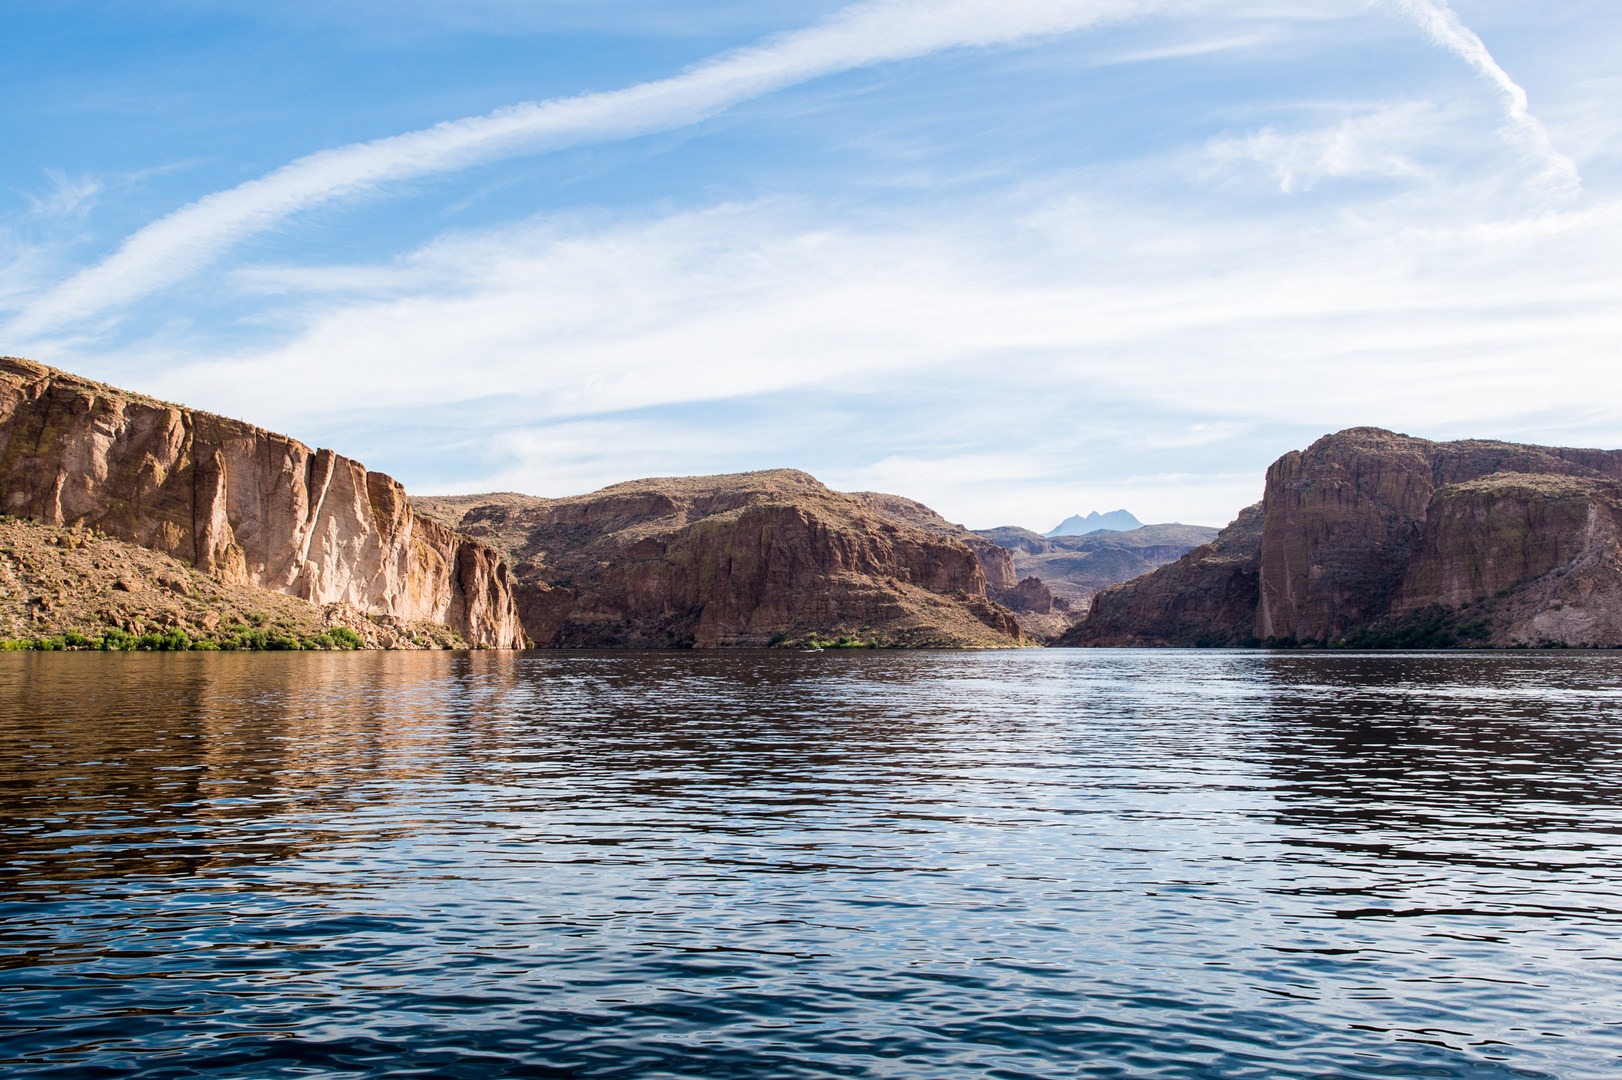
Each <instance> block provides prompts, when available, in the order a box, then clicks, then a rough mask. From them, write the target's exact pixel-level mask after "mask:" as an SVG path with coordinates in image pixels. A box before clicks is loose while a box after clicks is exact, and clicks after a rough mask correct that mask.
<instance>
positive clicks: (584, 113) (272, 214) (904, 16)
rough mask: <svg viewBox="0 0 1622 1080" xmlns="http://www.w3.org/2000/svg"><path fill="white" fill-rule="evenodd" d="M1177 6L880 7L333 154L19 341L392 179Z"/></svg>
mask: <svg viewBox="0 0 1622 1080" xmlns="http://www.w3.org/2000/svg"><path fill="white" fill-rule="evenodd" d="M1164 6H1167V0H1158V2H1157V0H1020V2H1019V3H1017V4H1015V3H1008V2H1007V0H870V2H867V3H860V4H855V5H852V6H850V7H848V8H845V9H843V10H842V11H840V12H838V13H836V14H834V15H833V16H831V17H830V18H828V19H826V20H823V21H822V22H819V23H817V24H815V25H813V26H811V27H809V28H807V29H804V30H800V31H796V32H792V33H788V34H784V35H781V36H779V37H776V38H774V39H771V40H768V41H766V42H764V43H763V44H760V45H756V46H753V47H750V48H746V49H742V50H739V51H736V52H732V53H728V54H725V55H722V56H719V57H716V58H714V59H711V60H708V61H706V62H704V63H702V64H699V65H697V66H696V67H693V68H691V69H689V70H688V71H686V72H684V73H683V74H681V75H677V76H675V77H673V78H668V79H661V80H657V81H653V82H646V83H641V84H638V85H635V86H632V87H629V88H626V89H623V90H616V91H611V92H607V93H595V94H585V95H581V96H578V97H572V98H562V99H555V100H551V101H544V102H538V103H526V104H521V105H514V106H511V107H508V108H504V109H500V110H497V111H496V112H493V113H489V114H486V115H484V116H477V117H468V118H464V119H460V120H452V121H447V122H444V123H441V124H436V125H435V126H433V127H431V128H425V129H422V130H419V131H413V132H408V133H406V134H402V135H395V136H391V137H389V138H384V139H377V140H374V141H371V142H365V143H358V144H353V145H350V146H344V147H339V148H336V149H332V150H325V151H322V152H320V153H316V154H311V155H309V156H307V157H303V158H300V159H298V160H296V161H294V162H292V163H290V164H288V165H285V166H283V167H281V168H280V169H277V170H275V171H274V172H271V173H269V174H267V175H266V176H264V177H261V178H259V179H257V180H252V181H249V182H248V183H245V184H241V185H239V186H237V187H234V188H230V189H228V190H225V191H220V192H216V193H215V194H212V195H208V196H205V197H204V198H202V199H199V200H198V201H196V202H194V203H192V204H190V205H189V206H186V207H183V208H181V209H180V210H177V211H175V212H174V213H172V214H170V215H169V216H168V217H165V218H163V219H161V220H159V221H157V222H154V223H153V224H151V225H148V226H147V227H145V228H143V229H141V230H140V231H138V232H136V233H135V234H133V235H132V236H130V237H129V238H128V239H126V240H125V241H124V243H123V245H122V246H120V247H119V249H118V250H117V251H116V252H115V253H114V254H112V255H111V256H109V257H108V258H107V259H105V260H103V261H102V262H101V263H99V264H98V265H96V266H93V267H91V268H89V269H87V270H85V271H83V272H81V273H79V274H77V275H75V276H74V277H72V278H70V279H69V280H68V281H66V282H64V283H62V284H61V285H59V286H57V287H56V288H53V289H51V290H49V291H48V292H46V293H45V295H43V296H41V297H40V298H39V299H38V300H37V301H35V302H34V303H33V304H31V305H30V306H29V307H28V308H27V309H26V310H24V311H23V312H22V314H21V315H20V316H19V317H18V318H17V319H16V320H15V321H14V322H13V323H12V325H11V327H10V332H11V334H12V335H13V336H16V337H23V338H26V337H30V336H35V335H38V334H41V333H43V332H48V331H50V330H53V329H56V328H59V327H61V326H62V325H63V324H65V323H68V322H70V321H72V320H76V319H83V318H86V317H90V316H94V315H97V314H99V313H102V312H105V311H108V310H111V309H115V308H117V307H120V306H123V305H126V304H129V303H131V302H132V301H134V300H137V299H139V298H141V297H143V296H146V295H148V294H150V293H152V292H154V291H156V290H158V289H162V288H164V287H166V286H168V285H171V284H174V283H175V282H177V281H181V280H183V279H185V278H187V277H189V276H190V275H192V274H194V273H196V272H197V271H198V270H200V269H202V268H203V267H205V266H207V265H208V264H209V263H211V262H212V261H213V260H214V259H216V258H217V257H218V256H219V255H221V254H222V253H223V252H224V251H225V250H226V249H228V248H229V247H230V246H232V245H233V244H236V243H238V242H240V241H241V240H243V239H245V238H247V237H249V236H252V235H254V234H256V233H260V232H263V231H266V230H268V229H272V228H274V227H276V226H277V225H278V224H280V223H281V222H283V221H285V220H286V219H287V218H288V217H289V216H291V215H293V214H295V213H297V212H299V211H301V210H305V209H307V208H310V207H314V206H318V205H320V204H323V203H327V202H330V201H333V200H336V199H341V198H344V197H347V196H354V195H357V194H361V193H365V192H368V191H373V190H376V189H377V188H380V187H382V186H384V185H387V184H390V183H395V182H399V181H403V180H409V179H412V178H418V177H424V176H430V175H434V174H438V173H446V172H451V171H454V170H458V169H463V168H467V167H469V166H471V165H474V164H477V163H481V162H486V161H490V160H493V159H498V158H501V157H505V156H510V155H514V154H521V153H534V152H537V151H542V150H552V149H558V148H562V147H567V146H578V145H582V144H586V143H591V142H599V141H606V140H614V139H625V138H631V137H634V136H638V135H644V134H648V133H652V132H658V131H666V130H670V129H673V128H677V127H681V126H685V125H689V124H693V123H697V122H699V121H701V120H704V119H707V118H709V117H712V116H715V115H716V114H718V113H720V112H723V111H725V110H726V109H728V108H731V107H733V106H735V105H737V104H739V103H741V102H744V101H748V100H751V99H754V98H758V97H760V96H762V95H765V94H769V93H771V92H773V91H776V90H780V89H783V88H785V87H788V86H792V85H795V84H797V83H801V82H805V81H807V80H810V79H814V78H818V77H821V76H825V75H831V74H834V73H837V72H842V71H849V70H853V69H856V68H861V67H866V66H871V65H874V64H881V63H885V62H890V61H897V60H905V59H910V58H916V57H920V56H925V55H928V54H930V53H934V52H938V51H941V50H944V49H952V48H964V47H986V46H993V45H1010V44H1017V43H1019V42H1022V41H1027V40H1030V39H1034V38H1039V37H1045V36H1050V35H1054V34H1062V33H1067V32H1072V31H1075V30H1079V29H1081V28H1083V27H1086V26H1089V25H1091V24H1095V23H1098V22H1102V21H1105V20H1110V19H1119V18H1124V17H1128V16H1132V15H1136V14H1139V13H1142V12H1144V11H1146V10H1148V9H1150V8H1155V7H1164Z"/></svg>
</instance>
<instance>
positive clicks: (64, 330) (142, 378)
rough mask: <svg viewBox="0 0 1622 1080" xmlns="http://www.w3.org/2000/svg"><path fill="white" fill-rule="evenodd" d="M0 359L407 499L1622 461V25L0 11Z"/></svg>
mask: <svg viewBox="0 0 1622 1080" xmlns="http://www.w3.org/2000/svg"><path fill="white" fill-rule="evenodd" d="M0 13H3V14H0V18H3V20H4V21H3V23H0V29H3V31H4V32H3V33H0V58H3V60H4V63H5V65H6V69H7V73H8V79H7V84H8V89H7V94H8V98H9V100H8V101H7V103H6V108H5V109H4V111H3V112H0V138H3V142H4V145H5V146H6V147H7V149H8V152H7V153H6V154H5V155H3V156H0V352H3V353H10V354H16V355H23V356H28V357H32V358H34V359H37V360H41V361H44V362H46V363H50V364H54V365H56V366H59V367H63V368H66V369H69V370H72V371H75V372H79V373H82V374H85V375H89V376H92V377H95V378H100V379H105V380H108V381H111V382H115V383H118V384H120V385H123V386H127V387H129V388H131V389H136V390H140V391H144V392H147V393H151V394H156V395H159V396H162V397H166V398H170V399H174V400H179V401H183V402H185V403H187V404H190V405H195V406H198V407H202V408H206V409H210V410H213V411H216V412H222V413H226V414H229V415H235V416H240V417H243V418H245V419H249V420H252V421H253V422H255V423H258V424H261V425H263V426H266V427H270V428H273V429H277V430H282V431H286V432H288V433H290V434H292V435H295V436H297V437H298V438H301V439H303V440H305V441H306V442H310V443H312V444H317V445H322V446H331V447H332V448H334V449H336V450H339V451H340V452H343V453H346V454H349V455H351V456H354V457H357V458H359V459H361V460H362V461H364V462H366V464H367V465H368V466H370V467H372V468H374V469H379V470H382V471H384V472H388V473H390V474H392V475H394V476H396V477H398V478H399V479H401V480H402V481H404V482H405V483H406V484H407V486H408V487H409V488H410V489H411V490H413V491H415V492H420V493H435V492H465V491H486V490H520V491H527V492H531V493H534V494H540V495H565V494H573V493H577V492H581V491H587V490H591V489H593V488H596V487H600V486H602V485H604V484H608V483H612V482H616V481H619V480H625V479H631V478H635V477H641V476H650V475H666V474H690V473H708V472H732V471H739V470H744V469H755V468H767V467H774V466H780V465H787V466H794V467H798V468H803V469H806V470H808V471H810V472H812V473H814V474H816V475H817V476H819V477H821V478H822V479H823V480H825V481H826V482H828V483H829V484H831V485H833V486H835V487H838V488H842V489H847V490H852V489H863V488H876V489H880V490H888V491H893V492H897V493H899V494H904V495H908V496H911V497H914V498H918V499H921V500H923V501H925V502H927V503H929V504H931V505H932V506H935V507H936V508H937V509H939V510H940V511H942V512H943V513H945V514H946V515H947V516H948V517H951V518H952V519H954V520H959V521H963V522H965V523H967V524H969V525H970V526H971V527H988V526H992V525H999V524H1021V525H1026V526H1028V527H1033V528H1039V529H1046V528H1049V527H1051V526H1052V525H1053V524H1055V523H1056V522H1058V521H1059V520H1060V519H1061V518H1063V517H1065V516H1067V515H1068V514H1071V513H1074V512H1078V511H1080V512H1085V511H1087V510H1090V509H1100V510H1108V509H1112V508H1114V507H1117V506H1125V507H1128V508H1129V509H1131V510H1133V511H1134V512H1135V513H1137V514H1138V516H1139V517H1141V518H1143V519H1145V520H1173V519H1177V520H1183V521H1194V522H1201V523H1210V524H1221V523H1224V522H1226V521H1227V520H1228V519H1229V518H1231V517H1232V515H1233V513H1234V511H1235V510H1237V509H1238V508H1239V507H1241V506H1242V505H1244V504H1246V503H1248V502H1251V501H1253V500H1254V499H1255V498H1257V497H1258V496H1259V495H1260V492H1261V474H1262V471H1263V470H1264V469H1265V467H1266V466H1267V464H1268V463H1269V462H1271V461H1272V460H1273V459H1274V458H1276V457H1277V456H1278V455H1279V454H1281V453H1283V452H1284V451H1286V450H1289V449H1292V448H1295V447H1299V446H1304V445H1305V444H1306V443H1308V442H1310V441H1311V440H1312V439H1314V438H1316V437H1317V436H1319V435H1321V434H1323V433H1325V432H1328V431H1332V430H1336V429H1339V428H1342V427H1347V426H1351V425H1354V424H1375V425H1380V426H1385V427H1391V428H1396V429H1399V430H1404V431H1408V432H1410V433H1413V434H1416V435H1423V436H1428V437H1433V438H1459V437H1472V436H1479V437H1496V438H1511V439H1517V440H1525V441H1537V442H1546V443H1557V444H1563V445H1598V446H1605V447H1616V446H1619V445H1622V413H1619V411H1618V410H1617V408H1616V401H1617V398H1618V393H1617V391H1618V390H1619V389H1622V376H1619V375H1618V370H1619V365H1618V358H1619V357H1622V348H1619V346H1622V254H1619V253H1622V67H1619V66H1618V64H1617V60H1616V58H1617V57H1618V56H1622V7H1619V6H1618V5H1616V4H1615V3H1614V0H1592V2H1589V0H1569V2H1562V0H1554V2H1550V3H1545V4H1536V5H1532V4H1526V3H1524V2H1523V0H1452V3H1451V4H1449V3H1445V2H1443V0H1310V2H1308V0H1224V2H1220V3H1219V2H1214V0H1213V2H1201V0H1161V2H1154V0H930V2H923V0H871V2H861V3H854V4H851V3H837V2H817V0H784V2H775V3H774V2H753V3H742V2H732V0H714V2H707V0H683V2H682V3H673V2H665V3H659V2H653V0H460V2H458V3H456V4H448V3H438V2H429V0H392V2H383V0H336V2H333V0H283V2H282V3H279V4H274V5H268V4H261V3H249V2H246V0H244V2H234V0H227V2H204V0H144V2H142V3H139V4H137V3H133V2H127V0H58V2H55V3H51V4H25V3H20V2H13V3H3V4H0Z"/></svg>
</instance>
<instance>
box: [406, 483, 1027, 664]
mask: <svg viewBox="0 0 1622 1080" xmlns="http://www.w3.org/2000/svg"><path fill="white" fill-rule="evenodd" d="M422 505H424V506H425V507H427V508H430V510H431V512H436V513H439V514H440V515H441V516H445V517H448V518H451V519H453V520H455V521H456V522H457V524H458V527H459V528H462V529H465V530H467V531H468V532H470V533H472V534H473V535H476V536H482V537H487V538H489V539H490V540H491V541H492V542H493V543H496V544H498V545H500V546H502V547H503V548H504V549H505V550H506V551H508V552H509V554H510V555H511V557H512V558H513V560H514V562H515V564H516V565H517V566H518V571H519V576H520V578H521V579H522V582H523V585H522V587H521V590H520V593H521V603H522V611H523V618H524V623H525V626H526V627H527V629H528V631H529V633H530V635H531V636H532V637H533V638H534V639H535V641H536V642H537V643H538V644H542V645H552V646H559V647H601V646H607V647H669V646H695V647H700V648H708V647H716V646H729V645H767V644H771V643H773V642H774V641H777V640H782V639H784V638H788V639H791V640H792V639H795V638H801V637H806V636H809V635H812V634H818V635H830V634H839V633H848V634H852V635H855V636H859V637H862V638H864V639H867V638H873V639H878V640H881V641H885V642H890V643H893V644H900V645H937V646H962V645H972V646H1007V645H1014V644H1018V643H1019V642H1020V640H1021V635H1020V630H1019V627H1018V625H1017V623H1015V621H1014V619H1013V616H1012V615H1011V614H1010V613H1009V612H1008V611H1007V610H1005V609H1003V608H1002V607H1000V606H998V605H996V604H994V603H992V602H991V601H990V600H988V599H987V596H986V578H985V574H984V572H983V571H982V569H981V566H980V562H979V560H978V559H977V558H976V555H975V552H974V551H972V550H970V549H969V548H968V547H967V546H965V545H963V544H961V543H957V542H955V541H953V540H950V539H947V538H943V537H940V536H936V535H934V534H932V533H930V532H928V531H925V530H923V529H920V528H916V527H913V526H911V525H909V524H907V523H905V522H900V521H895V520H891V519H888V518H886V517H883V516H881V515H879V514H876V513H874V512H873V511H872V510H871V509H870V508H869V507H867V506H866V505H864V503H863V502H862V501H861V500H860V499H858V498H855V497H853V496H849V495H844V494H841V493H839V492H834V491H830V490H829V489H828V488H826V487H824V486H823V485H822V484H820V483H818V482H817V481H816V480H815V479H813V478H812V477H810V476H807V475H806V474H805V473H800V472H795V471H793V470H787V469H783V470H775V471H770V472H762V473H746V474H742V475H739V476H720V477H689V478H678V479H659V480H645V481H635V482H633V483H629V484H619V485H615V486H614V487H611V488H606V489H604V490H603V491H600V492H597V493H594V494H591V495H583V496H578V497H575V498H569V499H538V498H527V497H523V496H510V495H509V496H500V497H489V498H488V499H486V500H481V497H479V496H467V497H459V498H456V499H450V500H446V499H425V500H422Z"/></svg>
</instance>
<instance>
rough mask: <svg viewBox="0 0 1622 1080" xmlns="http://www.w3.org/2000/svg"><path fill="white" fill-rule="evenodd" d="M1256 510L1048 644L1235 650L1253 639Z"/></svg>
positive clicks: (1106, 594)
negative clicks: (1189, 647)
mask: <svg viewBox="0 0 1622 1080" xmlns="http://www.w3.org/2000/svg"><path fill="white" fill-rule="evenodd" d="M1261 539H1262V504H1261V503H1257V504H1256V505H1254V506H1250V507H1246V508H1245V509H1244V510H1241V511H1240V512H1239V517H1238V518H1237V519H1236V520H1235V521H1234V522H1233V524H1231V525H1229V526H1228V527H1227V528H1226V529H1223V530H1222V531H1221V532H1220V533H1218V534H1217V538H1216V539H1215V540H1213V541H1212V542H1211V543H1209V544H1206V545H1204V546H1202V547H1197V548H1195V549H1194V550H1192V551H1190V552H1188V553H1186V554H1184V555H1183V556H1182V557H1181V558H1179V559H1178V560H1177V561H1176V562H1174V563H1171V564H1170V565H1167V566H1163V567H1161V568H1160V569H1158V570H1156V571H1154V572H1152V573H1150V574H1147V575H1145V576H1143V577H1139V578H1135V579H1133V580H1131V581H1129V582H1126V583H1125V584H1122V585H1116V586H1114V587H1112V588H1108V589H1105V590H1103V591H1102V592H1100V593H1098V594H1097V595H1096V596H1094V597H1093V604H1092V609H1091V611H1089V612H1088V615H1087V617H1086V619H1084V620H1083V621H1082V622H1080V623H1078V624H1077V625H1076V626H1074V627H1072V628H1071V629H1070V631H1069V632H1067V633H1066V634H1065V635H1064V636H1063V637H1061V638H1059V639H1058V640H1057V641H1056V642H1054V644H1055V645H1060V646H1080V645H1102V646H1119V647H1145V646H1158V645H1183V646H1196V645H1198V646H1210V647H1215V646H1235V645H1247V644H1250V643H1252V641H1253V640H1254V636H1255V623H1256V598H1257V582H1258V580H1259V578H1260V574H1261Z"/></svg>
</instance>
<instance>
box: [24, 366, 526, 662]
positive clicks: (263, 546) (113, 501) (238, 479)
mask: <svg viewBox="0 0 1622 1080" xmlns="http://www.w3.org/2000/svg"><path fill="white" fill-rule="evenodd" d="M0 513H5V514H8V515H11V516H14V517H24V518H33V519H36V520H38V521H42V522H45V523H47V524H52V525H66V526H73V527H84V528H94V529H99V530H101V531H102V532H104V533H106V534H107V535H110V536H113V537H116V538H118V539H120V540H125V541H128V542H130V543H133V544H137V545H140V546H142V547H145V548H149V549H151V550H154V551H158V552H161V553H163V554H165V555H169V556H172V557H174V558H176V559H180V560H182V561H184V562H187V563H190V564H192V565H194V566H196V567H197V568H198V569H199V570H202V571H204V572H206V573H209V574H211V575H213V576H215V577H217V578H219V579H220V580H222V581H225V582H240V583H244V584H249V585H254V586H257V587H259V588H264V589H269V590H272V591H275V592H280V593H285V594H288V595H291V596H296V597H299V598H301V599H304V600H307V601H310V602H311V603H314V604H329V603H341V604H348V605H351V606H353V607H355V608H357V609H358V610H360V611H362V612H366V613H369V614H376V615H386V616H391V617H394V618H399V619H407V620H418V621H425V622H436V623H442V624H444V625H447V626H450V627H451V628H453V629H455V630H456V631H457V632H459V633H460V634H461V635H462V636H463V637H464V638H465V639H466V640H467V641H468V642H469V643H470V644H473V645H475V646H479V647H491V648H513V647H521V646H522V644H523V642H524V637H523V630H522V626H521V624H520V622H519V618H518V611H517V605H516V601H515V598H514V596H513V592H512V587H511V585H512V583H511V578H510V574H509V572H508V570H507V568H506V566H505V565H504V564H503V563H502V560H501V558H500V555H499V554H498V553H497V552H496V551H494V550H492V549H491V548H489V547H487V546H485V545H483V544H480V543H477V542H474V541H471V540H469V539H467V538H466V537H462V536H458V535H457V534H456V533H455V532H454V531H453V530H452V529H449V528H447V527H445V526H444V525H442V524H440V523H438V522H435V521H431V520H426V519H424V518H421V517H419V516H417V515H416V514H415V513H414V512H413V511H412V509H411V506H410V503H409V502H408V500H407V498H406V494H405V491H404V489H403V488H402V487H401V486H400V485H399V484H398V483H397V482H395V481H394V480H392V479H391V478H389V477H387V476H384V475H383V474H381V473H373V472H368V471H367V470H366V469H365V468H364V467H362V466H361V465H360V464H359V463H358V462H355V461H351V460H350V459H348V458H345V457H342V456H340V455H338V454H335V453H333V452H332V451H330V450H312V449H310V448H309V447H308V446H305V445H304V444H303V443H300V442H298V441H297V440H294V439H290V438H288V437H286V436H284V435H277V434H274V433H272V432H268V431H264V430H261V429H259V428H256V427H253V426H252V425H249V424H246V423H243V422H241V421H237V420H231V419H227V418H224V417H219V416H214V415H212V414H209V413H204V412H197V411H194V410H191V409H187V408H184V407H182V406H178V405H171V404H168V403H166V402H161V401H156V400H154V399H151V398H147V397H144V396H142V395H139V394H133V393H128V392H125V391H122V390H118V389H115V388H112V387H109V386H104V385H101V384H98V383H94V382H91V381H89V380H86V379H81V378H78V377H76V376H72V375H68V374H66V373H64V372H60V371H56V370H54V369H52V368H48V367H45V366H44V365H41V364H35V363H33V362H31V361H27V360H19V359H16V358H9V357H8V358H0Z"/></svg>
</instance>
